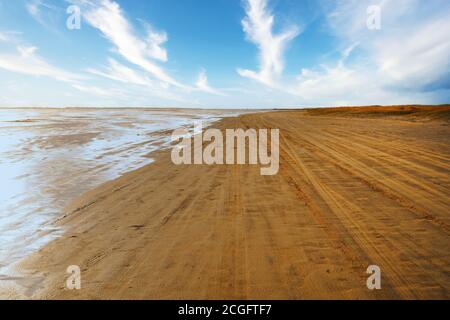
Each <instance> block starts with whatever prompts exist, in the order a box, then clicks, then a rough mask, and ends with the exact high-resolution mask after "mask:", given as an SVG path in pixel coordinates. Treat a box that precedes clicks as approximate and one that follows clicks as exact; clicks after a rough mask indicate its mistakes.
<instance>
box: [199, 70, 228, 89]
mask: <svg viewBox="0 0 450 320" xmlns="http://www.w3.org/2000/svg"><path fill="white" fill-rule="evenodd" d="M195 86H196V87H197V88H198V89H199V90H200V91H203V92H207V93H211V94H216V95H221V96H223V95H224V94H223V93H222V92H221V91H220V90H218V89H215V88H212V87H211V86H210V85H209V83H208V77H207V75H206V71H205V70H204V69H202V70H201V71H200V73H199V74H198V79H197V82H196V83H195Z"/></svg>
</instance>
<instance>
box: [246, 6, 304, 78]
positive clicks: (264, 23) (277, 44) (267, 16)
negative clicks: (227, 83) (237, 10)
mask: <svg viewBox="0 0 450 320" xmlns="http://www.w3.org/2000/svg"><path fill="white" fill-rule="evenodd" d="M245 11H246V17H245V18H244V19H243V20H242V26H243V28H244V32H245V34H246V36H247V39H248V40H249V41H251V42H252V43H254V44H255V45H256V46H257V47H258V49H259V64H260V66H259V67H260V70H259V71H251V70H243V69H238V73H239V74H240V75H241V76H242V77H247V78H251V79H253V80H257V81H259V82H262V83H264V84H266V85H268V86H274V85H275V80H276V78H277V77H278V76H280V75H281V73H282V72H283V68H284V61H283V55H284V51H285V49H286V46H287V44H288V43H289V42H290V41H291V40H292V39H294V38H295V37H296V36H297V35H298V34H299V28H298V27H297V26H292V27H290V28H288V29H286V30H284V31H282V32H280V33H279V34H274V31H273V27H274V21H275V19H274V16H273V15H272V13H271V11H270V10H269V8H268V7H267V0H246V3H245Z"/></svg>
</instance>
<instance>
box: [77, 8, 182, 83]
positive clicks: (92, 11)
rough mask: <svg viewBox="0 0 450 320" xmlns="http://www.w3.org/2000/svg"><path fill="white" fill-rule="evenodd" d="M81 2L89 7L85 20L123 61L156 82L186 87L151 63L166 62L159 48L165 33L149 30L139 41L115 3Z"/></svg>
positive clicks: (165, 36) (85, 13)
mask: <svg viewBox="0 0 450 320" xmlns="http://www.w3.org/2000/svg"><path fill="white" fill-rule="evenodd" d="M83 3H85V4H86V3H87V4H88V6H87V7H86V8H85V9H84V10H83V13H84V14H83V16H84V18H85V19H86V21H87V22H88V23H89V24H90V25H92V26H93V27H94V28H96V29H98V30H100V32H101V33H102V34H103V36H104V37H105V38H106V39H108V40H109V41H110V42H111V43H112V44H114V46H115V50H116V51H117V53H119V54H120V55H121V56H122V57H123V58H125V59H126V60H128V61H129V62H131V63H133V64H135V65H137V66H139V67H141V68H142V69H144V70H146V71H147V72H149V73H150V74H152V75H153V76H154V77H155V78H156V79H158V80H159V81H162V82H164V83H167V84H170V85H173V86H176V87H182V88H183V87H185V86H184V85H182V84H180V83H179V82H178V81H176V80H175V79H173V78H172V77H171V76H170V75H168V74H167V73H166V72H165V71H164V69H163V68H161V67H160V66H158V65H157V64H156V63H155V62H154V61H153V60H161V61H166V60H167V52H166V50H165V49H164V48H162V47H161V45H162V44H163V43H164V42H165V41H166V40H167V35H165V33H156V32H153V31H151V32H149V34H148V37H147V39H141V38H140V37H138V36H137V35H136V34H135V33H134V31H133V28H132V26H131V24H130V23H129V22H128V20H127V19H126V18H125V16H124V14H123V12H122V9H121V8H120V6H119V4H118V3H116V2H114V1H110V0H101V1H100V2H96V3H95V4H94V3H92V2H85V1H83Z"/></svg>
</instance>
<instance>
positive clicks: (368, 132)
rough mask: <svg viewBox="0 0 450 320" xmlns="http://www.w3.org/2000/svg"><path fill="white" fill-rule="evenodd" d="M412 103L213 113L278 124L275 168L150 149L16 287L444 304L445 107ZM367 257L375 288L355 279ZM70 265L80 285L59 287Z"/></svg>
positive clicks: (449, 226)
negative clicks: (377, 278) (146, 160)
mask: <svg viewBox="0 0 450 320" xmlns="http://www.w3.org/2000/svg"><path fill="white" fill-rule="evenodd" d="M414 108H418V109H419V110H416V109H414V110H415V111H414V112H409V113H408V112H405V110H400V109H399V108H394V111H393V110H389V111H386V112H385V113H383V112H381V113H380V112H378V111H377V112H376V114H374V113H373V112H371V110H372V109H371V108H366V109H365V110H363V111H365V112H366V115H364V112H361V111H360V112H357V115H356V116H355V112H354V111H349V110H345V109H343V110H341V111H337V110H332V109H328V112H327V111H325V110H320V111H311V110H310V111H278V112H269V113H260V114H252V115H243V116H240V117H237V118H227V119H224V120H222V121H220V122H219V123H216V124H215V125H214V127H219V128H222V129H223V128H234V127H242V128H279V129H280V145H281V146H280V171H279V173H278V175H276V176H261V175H260V171H259V166H250V165H241V166H239V165H234V166H225V165H223V166H207V165H192V166H175V165H173V164H172V163H171V160H170V154H169V152H168V151H161V152H159V154H157V156H156V161H155V162H154V163H152V164H150V165H147V166H146V167H143V168H141V169H139V170H137V171H134V172H131V173H128V174H126V175H124V176H122V177H121V178H119V179H117V180H115V181H112V182H108V183H106V184H104V185H102V186H101V187H99V188H97V189H95V190H93V191H90V192H88V193H87V194H85V195H84V196H83V197H81V198H79V199H77V200H76V201H74V202H73V203H72V204H71V206H70V207H69V208H68V210H67V215H66V216H65V217H64V218H63V219H61V220H60V221H59V222H58V223H60V224H63V225H64V226H66V227H67V232H66V233H65V236H64V237H62V238H60V239H58V240H55V241H53V242H52V243H50V244H49V245H47V246H46V247H44V248H43V249H42V250H40V251H39V252H38V253H37V254H35V255H34V256H33V257H32V258H31V259H29V260H28V261H27V262H26V263H25V264H24V267H26V268H27V269H28V270H29V272H30V279H31V280H30V288H29V290H28V295H30V296H31V297H33V298H50V299H60V298H62V299H80V298H81V299H91V298H95V299H110V298H119V299H134V298H137V299H315V298H318V299H325V298H332V299H382V298H388V299H413V298H420V299H428V298H437V299H449V298H450V237H449V234H450V201H449V199H450V127H449V122H448V118H449V117H448V115H449V112H450V108H449V107H443V108H441V109H439V111H437V112H434V111H435V110H437V109H433V113H432V116H430V114H429V113H428V112H427V111H426V110H420V108H419V107H414ZM377 110H378V109H377ZM395 110H397V111H395ZM372 111H373V110H372ZM410 111H411V110H410ZM392 112H393V113H392ZM371 264H376V265H378V266H380V267H381V271H382V289H381V290H375V291H370V290H368V289H367V287H366V279H367V276H368V275H367V274H366V269H367V267H368V266H369V265H371ZM69 265H79V266H80V267H81V272H82V289H81V290H78V291H77V290H73V291H70V290H67V289H65V280H66V276H67V274H66V268H67V266H69ZM32 279H35V281H33V280H32ZM36 279H40V280H39V281H38V280H36Z"/></svg>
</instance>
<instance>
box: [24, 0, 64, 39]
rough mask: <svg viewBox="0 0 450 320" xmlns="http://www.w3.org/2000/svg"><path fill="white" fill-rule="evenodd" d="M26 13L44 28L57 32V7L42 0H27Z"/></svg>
mask: <svg viewBox="0 0 450 320" xmlns="http://www.w3.org/2000/svg"><path fill="white" fill-rule="evenodd" d="M25 8H26V9H27V11H28V13H29V14H30V15H31V16H32V17H33V19H34V20H36V21H37V22H38V23H39V24H41V25H42V26H44V27H45V28H47V29H49V30H51V31H53V32H56V33H58V32H59V29H58V28H57V27H56V26H57V16H58V11H61V10H60V9H59V8H58V7H56V6H54V5H51V4H48V3H46V2H44V0H29V1H27V2H26V4H25Z"/></svg>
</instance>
